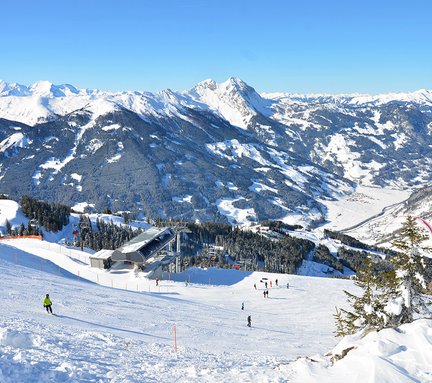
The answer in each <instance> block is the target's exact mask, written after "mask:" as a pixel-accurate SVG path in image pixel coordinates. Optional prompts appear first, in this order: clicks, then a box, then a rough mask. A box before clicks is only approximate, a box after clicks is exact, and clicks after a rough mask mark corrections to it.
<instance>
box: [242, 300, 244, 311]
mask: <svg viewBox="0 0 432 383" xmlns="http://www.w3.org/2000/svg"><path fill="white" fill-rule="evenodd" d="M242 310H244V302H242Z"/></svg>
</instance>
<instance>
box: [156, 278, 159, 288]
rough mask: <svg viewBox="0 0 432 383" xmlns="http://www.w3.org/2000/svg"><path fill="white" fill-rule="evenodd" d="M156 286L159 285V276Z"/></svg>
mask: <svg viewBox="0 0 432 383" xmlns="http://www.w3.org/2000/svg"><path fill="white" fill-rule="evenodd" d="M156 286H159V278H156Z"/></svg>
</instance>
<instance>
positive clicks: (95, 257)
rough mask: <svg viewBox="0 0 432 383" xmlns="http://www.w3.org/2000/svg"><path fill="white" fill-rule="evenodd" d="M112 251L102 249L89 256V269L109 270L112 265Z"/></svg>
mask: <svg viewBox="0 0 432 383" xmlns="http://www.w3.org/2000/svg"><path fill="white" fill-rule="evenodd" d="M113 252H114V250H106V249H102V250H100V251H98V252H97V253H94V254H91V255H90V256H89V258H90V267H97V268H98V269H109V268H110V267H111V265H112V258H111V256H112V253H113Z"/></svg>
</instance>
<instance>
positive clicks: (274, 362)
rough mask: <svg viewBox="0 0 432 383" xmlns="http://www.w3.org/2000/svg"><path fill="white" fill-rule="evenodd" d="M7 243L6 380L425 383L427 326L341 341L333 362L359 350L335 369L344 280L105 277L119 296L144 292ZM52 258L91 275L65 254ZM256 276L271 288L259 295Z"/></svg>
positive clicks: (126, 273) (123, 273) (1, 252)
mask: <svg viewBox="0 0 432 383" xmlns="http://www.w3.org/2000/svg"><path fill="white" fill-rule="evenodd" d="M11 242H12V241H2V242H0V274H1V276H2V278H1V282H0V286H1V289H0V300H1V302H2V305H1V306H0V313H1V315H0V382H2V383H12V382H14V383H15V382H39V383H44V382H291V381H294V382H392V383H393V382H432V367H431V366H432V363H431V362H432V360H431V358H432V344H431V343H432V321H431V320H429V321H426V320H424V321H418V322H416V323H414V324H413V325H409V326H404V327H403V328H401V329H400V330H386V331H385V332H384V331H383V332H381V333H379V334H374V333H372V334H369V335H368V336H367V337H366V338H363V339H359V338H350V339H347V340H344V341H343V343H342V344H341V345H339V346H338V347H337V348H336V349H335V351H334V354H338V353H341V352H342V350H343V349H345V348H348V347H353V346H354V347H356V349H354V350H352V351H351V352H350V353H349V354H348V356H347V357H345V358H344V359H342V360H341V361H339V362H336V363H335V364H334V365H333V366H331V362H330V359H331V356H323V354H325V353H326V352H327V351H329V350H331V349H332V348H333V347H335V346H336V344H337V340H336V339H335V338H334V334H333V331H334V324H333V317H332V314H333V312H334V307H335V306H339V307H340V306H345V305H346V304H345V296H344V293H343V290H344V289H350V290H351V291H352V289H353V285H352V282H351V281H349V280H341V279H330V278H317V277H303V276H295V275H283V274H279V275H278V274H269V273H258V272H255V273H249V272H243V271H237V270H217V269H209V270H200V269H190V270H188V271H187V272H185V273H183V274H181V275H177V276H176V277H174V275H173V274H172V275H171V276H172V278H171V280H162V281H160V283H159V286H156V284H155V281H150V280H145V279H141V278H140V277H139V276H137V275H136V274H135V272H134V271H133V270H127V269H124V270H118V273H116V272H114V273H110V275H106V277H107V278H113V280H115V284H114V285H115V286H117V287H119V288H123V287H122V286H123V284H122V282H123V283H124V284H125V287H126V284H127V283H131V280H133V279H136V283H137V284H139V283H141V286H144V285H145V284H146V286H147V287H146V289H144V288H143V289H140V291H139V292H136V291H127V290H121V289H119V288H117V289H116V288H110V287H103V286H100V285H97V284H95V283H91V282H88V281H86V280H83V279H82V277H79V278H78V276H77V275H76V274H75V271H74V269H73V268H71V272H68V270H67V269H64V268H60V267H59V266H57V265H56V264H55V263H53V262H49V261H46V260H43V261H41V259H42V258H41V257H38V256H37V255H34V254H33V253H32V251H34V252H35V253H38V250H37V248H38V247H39V248H42V246H44V243H43V242H40V241H39V245H37V244H36V243H37V241H35V240H30V239H29V240H25V239H23V240H16V242H14V243H15V244H16V246H18V247H27V251H23V250H19V249H18V248H17V247H15V246H12V244H11ZM26 242H28V244H27V245H26V244H25V243H26ZM32 249H33V250H32ZM55 249H56V247H53V248H51V250H46V252H47V253H50V251H51V252H53V253H54V252H55ZM66 260H68V261H66ZM55 261H57V263H58V264H62V265H63V266H64V267H66V265H68V267H70V265H71V263H75V266H76V267H78V266H79V267H82V268H88V266H86V265H83V264H81V263H80V262H79V261H78V260H76V261H73V260H71V259H70V258H69V255H68V254H67V252H64V251H62V252H58V253H57V259H55ZM101 273H105V274H108V273H107V272H105V271H101ZM262 278H268V282H269V281H270V280H272V287H271V288H269V298H267V299H265V298H264V297H263V291H264V284H263V282H261V281H262V280H263V279H262ZM276 278H277V279H278V281H279V286H276V285H275V279H276ZM185 280H190V281H191V283H188V285H187V286H186V284H185V283H184V282H183V281H185ZM287 282H289V283H290V288H289V289H287V287H286V283H287ZM254 284H256V285H257V289H256V290H255V288H254V286H253V285H254ZM131 289H132V290H133V288H131ZM46 293H50V296H51V299H52V300H53V309H54V313H55V314H56V315H55V316H51V315H49V314H47V313H46V312H45V311H44V309H43V307H42V299H43V297H44V295H45V294H46ZM242 302H244V305H245V310H241V304H242ZM248 315H251V316H252V328H248V327H247V326H246V322H247V316H248ZM174 326H175V328H176V340H177V351H175V349H174ZM317 354H320V355H317ZM308 356H309V357H308ZM310 356H312V357H310ZM299 358H300V359H299ZM351 378H352V379H351Z"/></svg>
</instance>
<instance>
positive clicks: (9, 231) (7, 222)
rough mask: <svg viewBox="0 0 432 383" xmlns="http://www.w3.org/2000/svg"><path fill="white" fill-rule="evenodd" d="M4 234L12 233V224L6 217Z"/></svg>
mask: <svg viewBox="0 0 432 383" xmlns="http://www.w3.org/2000/svg"><path fill="white" fill-rule="evenodd" d="M6 234H7V235H12V225H11V223H10V222H9V220H8V219H6Z"/></svg>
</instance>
